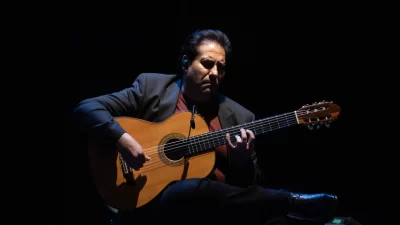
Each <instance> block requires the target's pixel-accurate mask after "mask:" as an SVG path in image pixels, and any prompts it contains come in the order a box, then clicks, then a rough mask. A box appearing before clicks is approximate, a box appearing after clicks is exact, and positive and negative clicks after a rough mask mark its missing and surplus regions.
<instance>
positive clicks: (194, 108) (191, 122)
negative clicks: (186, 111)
mask: <svg viewBox="0 0 400 225" xmlns="http://www.w3.org/2000/svg"><path fill="white" fill-rule="evenodd" d="M195 111H196V106H195V105H193V106H192V119H191V120H190V126H191V127H192V129H194V128H195V126H196V124H195V122H194V114H195Z"/></svg>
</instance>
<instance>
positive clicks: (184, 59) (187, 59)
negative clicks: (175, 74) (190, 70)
mask: <svg viewBox="0 0 400 225" xmlns="http://www.w3.org/2000/svg"><path fill="white" fill-rule="evenodd" d="M188 61H189V57H188V56H187V55H184V56H182V69H183V70H185V69H187V66H188Z"/></svg>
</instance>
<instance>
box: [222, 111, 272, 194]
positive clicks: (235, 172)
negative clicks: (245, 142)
mask: <svg viewBox="0 0 400 225" xmlns="http://www.w3.org/2000/svg"><path fill="white" fill-rule="evenodd" d="M254 120H255V116H254V114H252V118H251V119H250V120H249V122H251V121H254ZM253 132H254V130H253ZM256 139H257V138H256ZM228 154H229V156H228V157H229V161H230V166H229V167H230V173H229V179H228V183H229V184H231V185H236V186H240V187H247V186H249V185H253V184H258V185H262V184H264V182H265V177H264V172H263V170H262V169H261V167H260V165H259V164H258V157H257V153H256V150H255V148H253V149H252V151H251V152H249V153H248V154H242V153H238V152H235V150H232V151H229V153H228ZM244 157H247V159H244V160H243V158H244ZM235 158H236V159H235Z"/></svg>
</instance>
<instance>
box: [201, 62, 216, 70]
mask: <svg viewBox="0 0 400 225" xmlns="http://www.w3.org/2000/svg"><path fill="white" fill-rule="evenodd" d="M201 64H202V65H203V66H204V68H206V69H208V70H209V69H211V68H213V66H214V64H215V62H214V61H212V60H202V61H201Z"/></svg>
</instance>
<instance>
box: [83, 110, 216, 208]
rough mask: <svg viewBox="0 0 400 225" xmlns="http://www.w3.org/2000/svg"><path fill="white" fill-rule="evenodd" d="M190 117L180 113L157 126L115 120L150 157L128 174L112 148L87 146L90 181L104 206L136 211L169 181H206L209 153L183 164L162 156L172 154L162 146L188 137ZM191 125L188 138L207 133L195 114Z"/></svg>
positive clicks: (100, 144) (101, 144) (209, 169)
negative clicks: (92, 180)
mask: <svg viewBox="0 0 400 225" xmlns="http://www.w3.org/2000/svg"><path fill="white" fill-rule="evenodd" d="M191 117H192V114H191V113H190V112H180V113H177V114H174V115H173V116H171V117H170V118H168V119H167V120H165V121H163V122H161V123H152V122H147V121H144V120H139V119H135V118H130V117H119V118H115V120H116V121H118V122H119V124H120V125H121V127H122V128H124V130H125V131H126V132H127V133H129V134H130V135H131V136H132V137H133V138H135V139H136V140H137V141H138V142H139V143H140V145H141V146H142V148H143V149H144V152H145V154H146V155H148V156H150V157H151V160H150V161H148V162H146V163H145V164H144V166H143V167H142V168H141V169H140V170H138V171H136V170H133V169H132V173H128V174H125V173H124V169H123V167H122V166H121V161H120V154H119V152H118V151H117V150H116V148H115V145H110V144H107V143H104V142H94V141H91V142H90V144H89V148H88V150H89V159H90V166H91V171H92V175H93V179H94V182H95V185H96V188H97V191H98V192H99V194H100V195H101V197H102V198H103V200H104V201H105V203H106V204H108V205H110V206H112V207H114V208H117V209H123V210H124V209H134V208H139V207H141V206H143V205H146V204H147V203H149V202H150V201H151V200H152V199H154V198H155V197H156V196H157V195H158V194H160V193H161V192H162V191H163V190H164V189H165V188H166V187H167V186H168V185H169V184H170V183H172V182H173V181H178V180H182V179H188V178H200V177H206V176H208V175H209V174H210V173H211V172H212V169H213V168H214V164H215V153H214V152H213V151H211V152H206V153H203V154H201V155H196V156H193V157H190V158H188V160H187V161H185V160H184V159H183V158H181V159H176V160H174V159H171V157H170V156H168V155H166V154H165V153H166V152H174V149H169V150H168V149H164V148H163V146H164V144H165V143H167V142H168V141H171V140H176V139H184V138H187V137H188V134H189V128H190V127H189V125H190V123H189V121H190V119H191ZM195 121H196V122H195V123H196V126H195V128H193V129H191V131H190V136H195V135H199V134H203V133H208V132H209V129H208V126H207V124H206V122H205V121H204V120H203V118H202V117H200V116H199V115H197V114H195ZM114 144H115V143H114ZM157 146H158V147H157ZM126 176H128V177H126ZM129 176H131V179H129ZM130 180H131V182H130Z"/></svg>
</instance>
